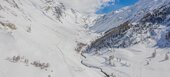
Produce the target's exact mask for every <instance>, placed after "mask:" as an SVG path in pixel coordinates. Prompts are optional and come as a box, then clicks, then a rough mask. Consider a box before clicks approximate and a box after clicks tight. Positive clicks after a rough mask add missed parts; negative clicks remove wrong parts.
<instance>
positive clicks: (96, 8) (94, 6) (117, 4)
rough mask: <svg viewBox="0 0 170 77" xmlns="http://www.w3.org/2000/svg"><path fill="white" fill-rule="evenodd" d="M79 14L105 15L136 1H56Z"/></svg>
mask: <svg viewBox="0 0 170 77" xmlns="http://www.w3.org/2000/svg"><path fill="white" fill-rule="evenodd" d="M58 1H59V2H62V3H64V4H65V5H66V6H67V7H70V8H73V9H76V10H78V11H79V12H81V13H85V14H89V13H96V14H105V13H109V12H111V11H113V10H117V9H120V8H122V7H125V6H128V5H132V4H134V3H135V2H136V1H138V0H58Z"/></svg>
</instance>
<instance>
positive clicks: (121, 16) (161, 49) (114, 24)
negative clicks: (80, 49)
mask: <svg viewBox="0 0 170 77" xmlns="http://www.w3.org/2000/svg"><path fill="white" fill-rule="evenodd" d="M169 16H170V1H169V0H139V2H137V3H136V4H135V5H132V6H128V7H125V8H123V9H121V10H118V11H114V12H112V13H109V14H106V15H104V16H102V17H101V18H99V19H98V20H97V22H96V23H95V24H94V26H92V27H91V28H90V29H92V30H93V31H94V32H96V33H102V34H103V35H102V36H101V37H99V38H98V39H96V40H94V41H92V42H91V44H90V45H89V46H87V47H86V49H85V50H84V53H83V54H82V55H83V56H85V59H84V60H83V61H82V63H84V64H85V65H87V66H90V67H94V68H99V69H102V71H104V72H105V73H106V76H107V77H162V76H163V77H169V76H170V75H169V74H168V71H170V68H169V67H168V64H169V63H170V61H169V56H170V55H169V53H170V52H169V47H170V41H169V40H170V27H169V25H170V23H169V22H170V17H169Z"/></svg>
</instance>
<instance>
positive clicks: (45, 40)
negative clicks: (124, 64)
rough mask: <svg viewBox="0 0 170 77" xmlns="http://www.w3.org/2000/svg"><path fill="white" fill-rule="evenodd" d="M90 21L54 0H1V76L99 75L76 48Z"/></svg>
mask: <svg viewBox="0 0 170 77" xmlns="http://www.w3.org/2000/svg"><path fill="white" fill-rule="evenodd" d="M90 19H91V18H90ZM90 22H91V20H89V18H88V16H85V15H82V14H80V13H79V12H78V11H76V10H74V9H71V8H68V7H65V5H64V4H63V3H60V2H58V1H57V0H1V1H0V60H1V61H0V77H101V76H102V73H100V71H98V70H97V71H95V69H92V70H91V69H90V68H87V67H85V66H84V65H82V64H81V63H80V62H81V56H80V54H78V53H77V52H76V51H75V48H76V45H77V43H79V42H86V41H89V40H88V39H91V38H93V37H94V36H95V35H92V34H90V32H88V31H87V30H86V29H85V28H84V27H85V24H86V25H87V24H89V23H90ZM100 74H101V75H100Z"/></svg>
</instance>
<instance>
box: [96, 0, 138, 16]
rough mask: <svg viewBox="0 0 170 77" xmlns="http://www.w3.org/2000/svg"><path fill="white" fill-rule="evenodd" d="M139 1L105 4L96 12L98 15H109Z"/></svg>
mask: <svg viewBox="0 0 170 77" xmlns="http://www.w3.org/2000/svg"><path fill="white" fill-rule="evenodd" d="M137 1H138V0H115V1H108V2H107V3H105V4H102V5H101V6H100V8H99V9H98V10H97V11H96V13H97V14H105V13H109V12H111V11H114V10H118V9H120V8H122V7H125V6H129V5H133V4H134V3H136V2H137Z"/></svg>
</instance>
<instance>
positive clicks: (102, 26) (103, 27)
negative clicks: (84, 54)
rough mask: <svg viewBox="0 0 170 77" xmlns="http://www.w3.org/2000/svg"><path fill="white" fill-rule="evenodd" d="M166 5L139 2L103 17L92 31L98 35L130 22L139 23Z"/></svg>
mask: <svg viewBox="0 0 170 77" xmlns="http://www.w3.org/2000/svg"><path fill="white" fill-rule="evenodd" d="M166 3H167V0H139V1H138V2H137V3H136V4H134V5H131V6H127V7H124V8H122V9H119V10H117V11H113V12H111V13H109V14H106V15H104V16H101V17H100V18H99V19H98V20H97V21H96V23H95V25H93V26H92V27H91V29H92V30H93V31H94V32H97V33H104V32H107V31H108V30H110V29H112V28H114V27H117V26H119V25H120V24H122V23H124V22H126V21H128V20H131V21H137V20H139V19H140V18H142V17H143V16H144V15H145V14H146V13H148V12H151V11H153V10H154V9H156V8H158V7H160V6H161V5H163V4H166Z"/></svg>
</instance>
